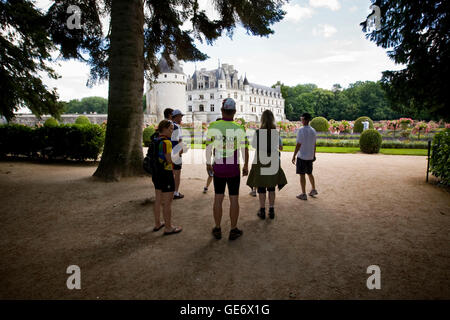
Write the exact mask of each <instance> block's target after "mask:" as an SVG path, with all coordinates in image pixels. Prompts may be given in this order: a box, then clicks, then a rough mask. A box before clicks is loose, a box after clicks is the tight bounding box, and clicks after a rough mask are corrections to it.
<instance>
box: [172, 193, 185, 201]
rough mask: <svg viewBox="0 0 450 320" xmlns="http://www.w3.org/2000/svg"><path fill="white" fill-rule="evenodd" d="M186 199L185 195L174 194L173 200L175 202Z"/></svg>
mask: <svg viewBox="0 0 450 320" xmlns="http://www.w3.org/2000/svg"><path fill="white" fill-rule="evenodd" d="M183 198H184V194H181V193H178V194H174V195H173V199H174V200H176V199H183Z"/></svg>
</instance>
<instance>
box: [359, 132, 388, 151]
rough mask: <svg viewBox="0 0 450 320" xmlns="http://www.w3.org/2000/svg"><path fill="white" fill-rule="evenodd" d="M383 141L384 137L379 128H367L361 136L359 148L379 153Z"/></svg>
mask: <svg viewBox="0 0 450 320" xmlns="http://www.w3.org/2000/svg"><path fill="white" fill-rule="evenodd" d="M382 142H383V138H382V137H381V134H380V133H379V132H378V131H377V130H374V129H369V130H365V131H364V132H363V133H361V137H360V138H359V148H360V149H361V151H362V152H364V153H378V152H380V149H381V143H382Z"/></svg>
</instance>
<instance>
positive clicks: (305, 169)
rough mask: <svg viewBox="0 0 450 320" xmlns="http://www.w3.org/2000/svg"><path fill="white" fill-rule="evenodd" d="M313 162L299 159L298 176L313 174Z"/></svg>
mask: <svg viewBox="0 0 450 320" xmlns="http://www.w3.org/2000/svg"><path fill="white" fill-rule="evenodd" d="M312 171H313V161H312V160H302V159H300V158H297V174H312Z"/></svg>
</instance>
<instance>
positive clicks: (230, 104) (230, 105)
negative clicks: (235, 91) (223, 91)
mask: <svg viewBox="0 0 450 320" xmlns="http://www.w3.org/2000/svg"><path fill="white" fill-rule="evenodd" d="M222 108H223V109H225V110H236V102H234V100H233V99H232V98H226V99H225V100H223V105H222Z"/></svg>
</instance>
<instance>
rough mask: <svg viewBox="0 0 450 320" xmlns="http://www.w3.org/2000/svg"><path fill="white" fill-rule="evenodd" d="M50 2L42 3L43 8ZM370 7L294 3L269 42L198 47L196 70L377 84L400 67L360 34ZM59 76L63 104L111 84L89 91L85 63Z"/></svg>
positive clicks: (352, 0)
mask: <svg viewBox="0 0 450 320" xmlns="http://www.w3.org/2000/svg"><path fill="white" fill-rule="evenodd" d="M48 3H49V1H48V0H38V1H37V5H38V6H39V7H42V8H46V7H48ZM202 3H204V4H207V3H210V2H209V1H208V0H202ZM370 4H371V3H370V1H369V0H295V1H294V0H291V1H290V2H289V4H287V5H286V6H285V10H286V11H287V15H286V17H285V19H284V20H282V21H281V22H279V23H277V24H275V25H274V26H273V29H274V30H275V34H273V35H272V36H270V37H268V38H261V37H255V36H249V35H246V33H245V30H244V29H243V28H242V27H239V28H238V29H237V30H235V34H234V37H233V40H231V39H229V38H228V37H226V36H224V37H222V38H220V39H219V40H217V41H216V42H215V43H214V45H213V46H208V45H206V44H198V47H199V49H200V50H201V51H203V52H205V53H206V54H207V55H208V56H209V57H210V58H209V59H208V60H206V61H203V62H197V63H196V64H197V69H200V68H207V69H208V70H210V69H214V68H216V67H217V65H218V60H219V59H220V62H221V63H228V64H232V65H234V67H235V69H237V70H238V71H239V72H240V74H242V75H244V74H245V73H246V74H247V78H248V80H249V81H250V82H253V83H258V84H261V85H267V86H270V85H272V84H274V83H276V82H277V81H281V82H282V83H284V84H286V85H290V86H293V85H297V84H303V83H315V84H317V85H318V86H319V87H321V88H327V89H330V88H331V86H332V85H333V84H335V83H340V84H341V85H342V86H343V87H346V86H348V84H349V83H352V82H356V81H358V80H361V81H365V80H372V81H377V80H379V79H380V78H381V72H382V71H384V70H394V69H401V67H400V66H396V65H395V64H394V63H393V62H392V61H391V60H389V58H388V57H387V55H386V52H385V50H384V49H382V48H378V47H377V46H376V45H375V44H374V43H372V42H370V41H369V40H367V39H365V36H364V34H363V33H362V31H361V28H360V26H359V23H360V22H361V21H363V20H364V19H365V17H366V16H367V14H368V13H369V11H370V10H369V6H370ZM208 11H209V12H212V10H211V9H209V8H208ZM183 67H184V71H185V73H186V74H192V73H193V72H194V70H195V63H191V62H189V63H184V64H183ZM56 71H57V72H58V73H59V74H60V75H61V76H62V78H60V79H58V80H56V81H55V80H50V79H45V83H46V84H47V85H48V86H49V87H56V88H57V90H58V93H59V95H60V99H61V100H64V101H68V100H70V99H80V98H83V97H87V96H101V97H105V98H106V97H107V95H108V86H107V83H104V84H101V85H97V86H95V87H93V88H87V87H86V81H87V79H88V75H89V67H88V66H87V65H85V64H83V63H81V62H78V61H62V62H60V66H58V67H56Z"/></svg>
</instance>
